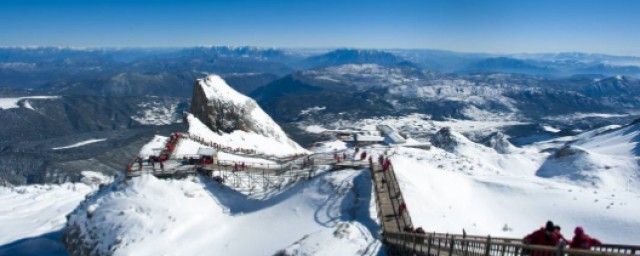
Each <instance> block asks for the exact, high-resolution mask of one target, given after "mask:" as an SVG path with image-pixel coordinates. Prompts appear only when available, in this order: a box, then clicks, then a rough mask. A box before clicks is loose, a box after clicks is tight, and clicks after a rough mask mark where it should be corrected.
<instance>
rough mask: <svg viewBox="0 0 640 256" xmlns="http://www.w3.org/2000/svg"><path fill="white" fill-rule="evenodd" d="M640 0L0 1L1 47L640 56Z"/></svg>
mask: <svg viewBox="0 0 640 256" xmlns="http://www.w3.org/2000/svg"><path fill="white" fill-rule="evenodd" d="M639 13H640V1H631V0H629V1H623V0H619V1H589V0H564V1H562V0H555V1H540V0H539V1H524V0H514V1H491V0H485V1H483V0H469V1H457V0H450V1H445V0H442V1H426V0H425V1H412V0H402V1H401V0H396V1H375V0H369V1H363V0H342V1H337V0H316V1H303V0H282V1H276V0H243V1H193V0H185V1H160V0H146V1H142V0H134V1H124V0H119V1H99V0H85V1H56V0H48V1H33V0H22V1H15V0H0V46H23V45H29V46H73V47H101V46H112V47H128V46H139V47H149V46H198V45H236V46H239V45H253V46H265V47H271V46H273V47H358V48H425V49H445V50H454V51H464V52H493V53H513V52H561V51H581V52H592V53H609V54H625V55H637V56H640V14H639Z"/></svg>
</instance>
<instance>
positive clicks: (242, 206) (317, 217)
mask: <svg viewBox="0 0 640 256" xmlns="http://www.w3.org/2000/svg"><path fill="white" fill-rule="evenodd" d="M367 182H370V177H369V174H368V172H366V171H356V170H344V171H339V172H332V173H327V174H324V175H321V176H319V178H316V179H313V180H310V181H302V182H300V183H297V184H295V185H293V186H292V187H289V188H287V189H284V190H282V191H280V192H279V193H272V194H269V196H268V197H266V198H253V197H252V196H247V195H244V194H241V193H239V192H237V191H235V190H232V189H230V188H228V187H225V186H221V185H220V184H218V183H215V182H212V181H209V180H207V179H205V178H202V177H190V178H187V179H184V180H159V179H157V178H155V177H153V176H151V175H143V176H141V177H137V178H134V179H132V180H130V181H127V183H128V184H124V183H122V181H121V182H120V183H114V184H113V185H112V188H110V189H106V190H104V192H102V191H101V193H100V194H99V195H97V196H95V197H93V198H91V199H89V200H88V201H86V202H84V203H83V204H82V205H81V206H80V207H78V209H77V210H76V211H75V212H74V213H73V214H72V216H71V219H70V221H69V226H70V227H72V228H73V227H77V228H79V230H80V232H81V237H82V238H83V241H84V242H85V243H87V244H91V243H93V242H98V243H99V246H98V247H97V248H96V249H95V251H94V253H97V254H106V253H109V252H113V253H114V254H115V255H130V254H139V255H154V254H163V255H202V254H210V253H224V254H227V255H264V254H273V253H275V252H277V251H279V250H281V249H284V248H291V247H290V246H292V244H294V243H295V242H296V241H298V240H300V239H301V238H303V239H302V240H301V241H300V242H299V243H298V244H300V243H303V244H304V243H307V241H318V240H322V241H326V242H328V244H327V245H326V248H325V246H322V247H323V248H306V247H305V248H303V250H312V251H318V250H320V251H322V250H331V251H329V252H327V253H330V252H335V251H366V250H367V248H368V247H369V246H371V244H373V243H377V240H375V239H373V238H372V236H371V230H370V229H371V228H374V226H375V222H374V221H373V220H372V219H371V215H370V214H369V212H370V207H371V204H370V198H371V187H370V184H368V183H367ZM364 191H366V192H364ZM88 212H90V214H87V213H88ZM89 216H90V217H89ZM350 221H358V222H360V223H365V224H364V225H366V226H367V228H361V227H360V226H361V225H362V224H354V223H350V224H344V223H348V222H350ZM354 227H355V228H354ZM374 231H375V230H374ZM332 232H333V235H329V234H332ZM176 245H180V246H176ZM293 247H295V245H294V246H293ZM374 247H375V246H374ZM110 248H111V250H114V251H110ZM376 248H377V247H376ZM292 250H294V249H292ZM298 250H300V248H298ZM325 255H328V254H325Z"/></svg>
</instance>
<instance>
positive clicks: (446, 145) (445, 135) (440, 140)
mask: <svg viewBox="0 0 640 256" xmlns="http://www.w3.org/2000/svg"><path fill="white" fill-rule="evenodd" d="M430 142H431V144H432V145H434V146H436V147H439V148H442V149H445V150H449V151H450V150H453V149H454V148H455V147H456V146H457V145H458V144H459V143H460V142H459V141H458V140H457V138H456V137H455V135H454V134H453V131H452V130H451V128H450V127H443V128H442V129H440V130H439V131H438V132H436V134H435V135H433V137H431V140H430Z"/></svg>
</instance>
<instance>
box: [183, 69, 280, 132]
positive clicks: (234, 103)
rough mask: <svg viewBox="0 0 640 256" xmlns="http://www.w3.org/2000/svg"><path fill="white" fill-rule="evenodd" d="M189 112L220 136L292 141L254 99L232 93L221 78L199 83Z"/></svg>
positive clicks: (214, 77)
mask: <svg viewBox="0 0 640 256" xmlns="http://www.w3.org/2000/svg"><path fill="white" fill-rule="evenodd" d="M189 112H190V113H192V114H193V115H194V116H195V117H196V118H198V119H199V120H200V121H201V122H202V123H203V124H205V125H206V126H207V127H208V128H209V129H211V130H212V131H214V132H216V133H219V134H222V133H232V132H233V131H238V130H239V131H245V132H253V133H257V134H260V135H263V136H266V137H271V138H275V139H276V140H279V141H285V140H288V138H287V136H286V134H285V133H284V131H282V129H281V128H280V126H278V125H277V124H276V123H275V122H274V121H273V120H272V119H271V117H269V115H267V114H266V113H265V112H264V111H263V110H262V109H261V108H260V107H259V106H258V104H257V103H256V102H255V101H254V100H253V99H251V98H249V97H247V96H245V95H243V94H241V93H239V92H237V91H235V90H234V89H232V88H231V87H230V86H229V85H228V84H227V83H226V82H225V81H224V80H223V79H222V78H221V77H220V76H218V75H208V76H207V77H206V78H203V79H198V80H196V82H195V83H194V90H193V98H192V99H191V106H190V109H189Z"/></svg>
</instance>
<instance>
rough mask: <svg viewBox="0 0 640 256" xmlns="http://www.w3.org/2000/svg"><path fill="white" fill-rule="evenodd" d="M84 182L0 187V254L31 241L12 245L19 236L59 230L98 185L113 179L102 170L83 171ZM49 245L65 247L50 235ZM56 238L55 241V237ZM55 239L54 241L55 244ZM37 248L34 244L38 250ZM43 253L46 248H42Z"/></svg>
mask: <svg viewBox="0 0 640 256" xmlns="http://www.w3.org/2000/svg"><path fill="white" fill-rule="evenodd" d="M82 174H83V175H84V178H83V180H82V181H83V182H80V183H65V184H60V185H50V184H46V185H29V186H19V187H0V230H2V232H0V255H3V254H4V253H11V254H15V253H18V252H21V251H20V250H19V249H20V248H14V247H29V245H28V242H29V241H27V244H26V245H25V244H17V245H15V246H9V247H10V248H5V246H8V245H10V244H12V243H14V242H16V241H18V240H21V239H28V238H36V237H39V236H42V235H46V234H49V233H55V232H58V231H59V230H60V229H62V228H63V227H64V225H65V224H66V221H67V220H66V218H65V216H66V215H67V214H68V213H70V212H71V211H73V209H75V208H76V207H77V206H78V204H79V203H80V202H81V201H82V200H84V198H85V196H86V195H87V194H89V193H91V192H93V191H95V190H96V189H97V188H98V184H100V183H104V182H108V181H109V179H108V178H106V177H104V176H103V175H101V174H99V173H94V172H83V173H82ZM41 240H46V241H44V242H46V243H44V244H45V245H47V246H52V247H56V245H55V244H58V245H57V247H61V245H60V244H59V239H55V240H52V239H48V238H46V237H45V238H42V239H41ZM51 240H52V241H51ZM31 242H34V243H38V245H43V241H38V239H34V240H33V241H31ZM51 243H53V244H54V245H51ZM34 249H36V248H31V249H30V250H34ZM40 253H42V252H40Z"/></svg>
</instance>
